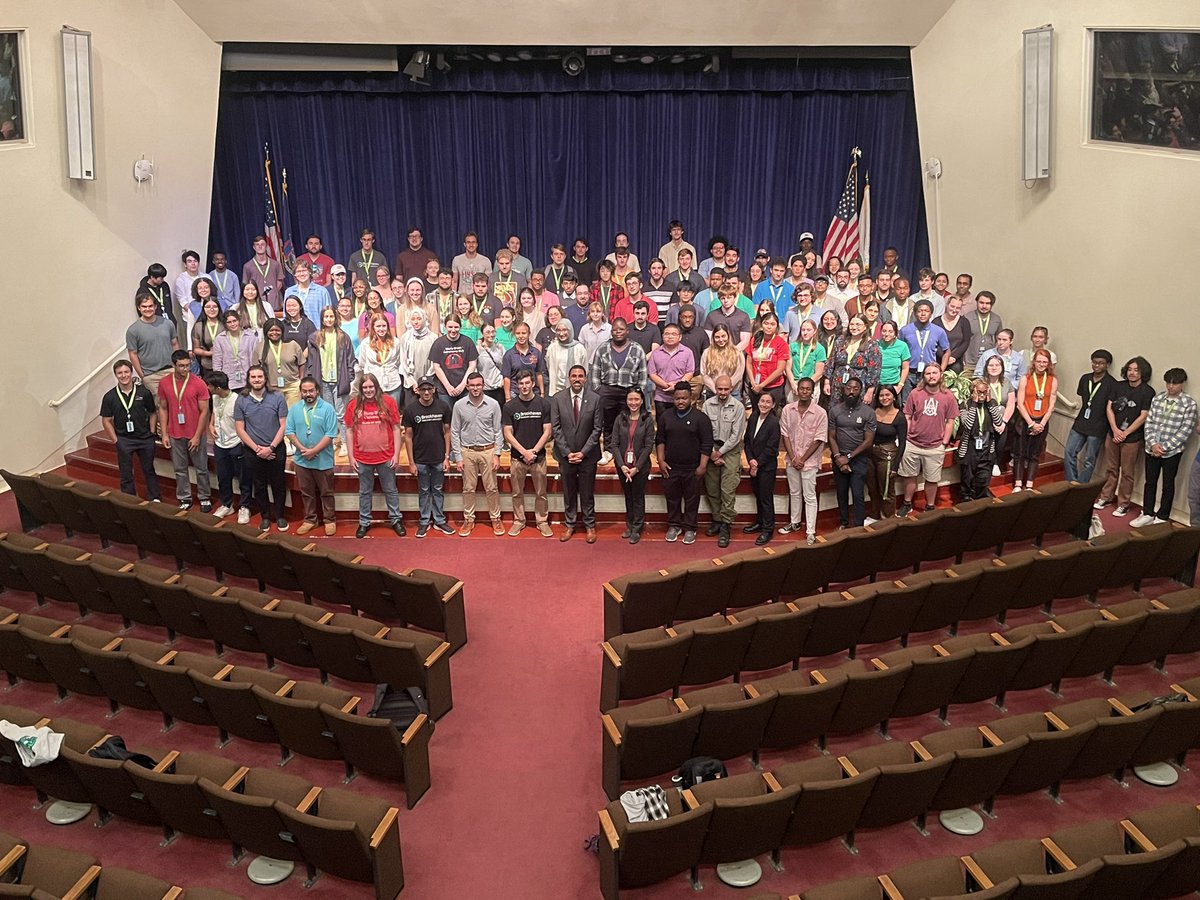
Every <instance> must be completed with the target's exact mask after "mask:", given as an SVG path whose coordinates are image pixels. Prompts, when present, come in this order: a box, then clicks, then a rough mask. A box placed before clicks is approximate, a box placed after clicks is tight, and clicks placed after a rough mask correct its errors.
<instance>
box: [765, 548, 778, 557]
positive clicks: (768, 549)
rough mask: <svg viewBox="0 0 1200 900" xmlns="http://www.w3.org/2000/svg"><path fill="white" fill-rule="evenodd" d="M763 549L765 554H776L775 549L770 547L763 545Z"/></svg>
mask: <svg viewBox="0 0 1200 900" xmlns="http://www.w3.org/2000/svg"><path fill="white" fill-rule="evenodd" d="M762 551H763V553H764V554H765V555H767V556H774V555H775V551H774V550H773V549H771V548H770V547H763V548H762Z"/></svg>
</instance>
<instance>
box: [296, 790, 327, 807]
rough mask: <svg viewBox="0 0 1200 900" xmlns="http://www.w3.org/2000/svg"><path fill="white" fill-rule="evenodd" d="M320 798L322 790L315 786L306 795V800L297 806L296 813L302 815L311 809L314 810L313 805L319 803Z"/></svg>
mask: <svg viewBox="0 0 1200 900" xmlns="http://www.w3.org/2000/svg"><path fill="white" fill-rule="evenodd" d="M320 796H321V789H320V788H319V787H316V786H314V787H312V788H309V791H308V793H307V794H305V795H304V799H303V800H301V801H300V802H299V803H298V804H296V811H297V812H302V813H306V812H308V811H309V810H310V809H312V805H313V804H314V803H316V802H317V798H318V797H320Z"/></svg>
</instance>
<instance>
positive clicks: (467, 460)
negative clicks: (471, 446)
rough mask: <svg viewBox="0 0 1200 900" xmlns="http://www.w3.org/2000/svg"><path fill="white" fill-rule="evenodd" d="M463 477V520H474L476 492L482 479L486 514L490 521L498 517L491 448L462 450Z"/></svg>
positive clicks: (497, 498)
mask: <svg viewBox="0 0 1200 900" xmlns="http://www.w3.org/2000/svg"><path fill="white" fill-rule="evenodd" d="M462 477H463V520H464V521H466V522H474V521H475V499H476V496H477V494H478V488H479V482H480V481H481V480H482V481H483V491H484V494H485V496H486V497H487V505H488V514H489V515H490V516H491V517H492V521H499V519H500V491H499V489H498V488H497V487H496V470H495V469H493V468H492V451H491V450H468V449H467V448H466V447H464V448H463V451H462Z"/></svg>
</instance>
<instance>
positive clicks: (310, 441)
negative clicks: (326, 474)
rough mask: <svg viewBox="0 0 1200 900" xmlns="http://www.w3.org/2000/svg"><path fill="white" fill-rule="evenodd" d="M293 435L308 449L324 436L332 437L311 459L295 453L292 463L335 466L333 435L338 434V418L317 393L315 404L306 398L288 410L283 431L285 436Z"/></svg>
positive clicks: (313, 466)
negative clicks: (310, 403) (285, 428)
mask: <svg viewBox="0 0 1200 900" xmlns="http://www.w3.org/2000/svg"><path fill="white" fill-rule="evenodd" d="M292 435H295V436H296V439H297V440H298V441H299V442H300V446H302V447H304V448H306V449H307V448H309V447H315V446H316V445H317V444H318V443H319V442H320V440H321V438H323V437H327V438H329V439H330V443H329V446H327V447H326V448H325V449H324V450H322V451H321V452H320V453H318V454H317V455H316V456H314V457H313V458H312V459H305V458H304V457H303V456H301V455H300V454H299V453H295V454H293V455H292V462H293V463H295V464H296V465H298V466H303V467H304V468H306V469H332V468H333V439H334V438H336V437H337V436H338V420H337V413H336V412H335V411H334V409H333V405H332V404H331V403H329V402H328V401H326V400H323V399H321V398H320V397H318V398H317V402H316V403H314V404H313V405H312V406H309V405H308V404H307V403H304V402H303V401H301V402H300V403H297V404H295V405H293V406H292V408H291V409H289V410H288V414H287V430H286V431H285V432H284V436H285V437H291V436H292Z"/></svg>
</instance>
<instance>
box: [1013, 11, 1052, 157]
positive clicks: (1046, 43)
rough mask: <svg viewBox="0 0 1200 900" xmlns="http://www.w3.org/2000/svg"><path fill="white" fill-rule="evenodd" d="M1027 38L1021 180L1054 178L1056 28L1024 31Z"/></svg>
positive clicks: (1044, 27)
mask: <svg viewBox="0 0 1200 900" xmlns="http://www.w3.org/2000/svg"><path fill="white" fill-rule="evenodd" d="M1022 35H1023V37H1024V39H1025V53H1024V62H1025V66H1024V76H1025V110H1024V113H1025V114H1024V127H1023V129H1022V142H1021V178H1022V179H1024V180H1025V181H1035V180H1036V179H1038V178H1049V177H1050V105H1051V86H1052V81H1053V78H1054V67H1053V65H1052V63H1053V49H1054V29H1053V28H1052V27H1051V26H1050V25H1043V26H1042V27H1041V28H1031V29H1029V30H1028V31H1025V32H1022Z"/></svg>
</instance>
